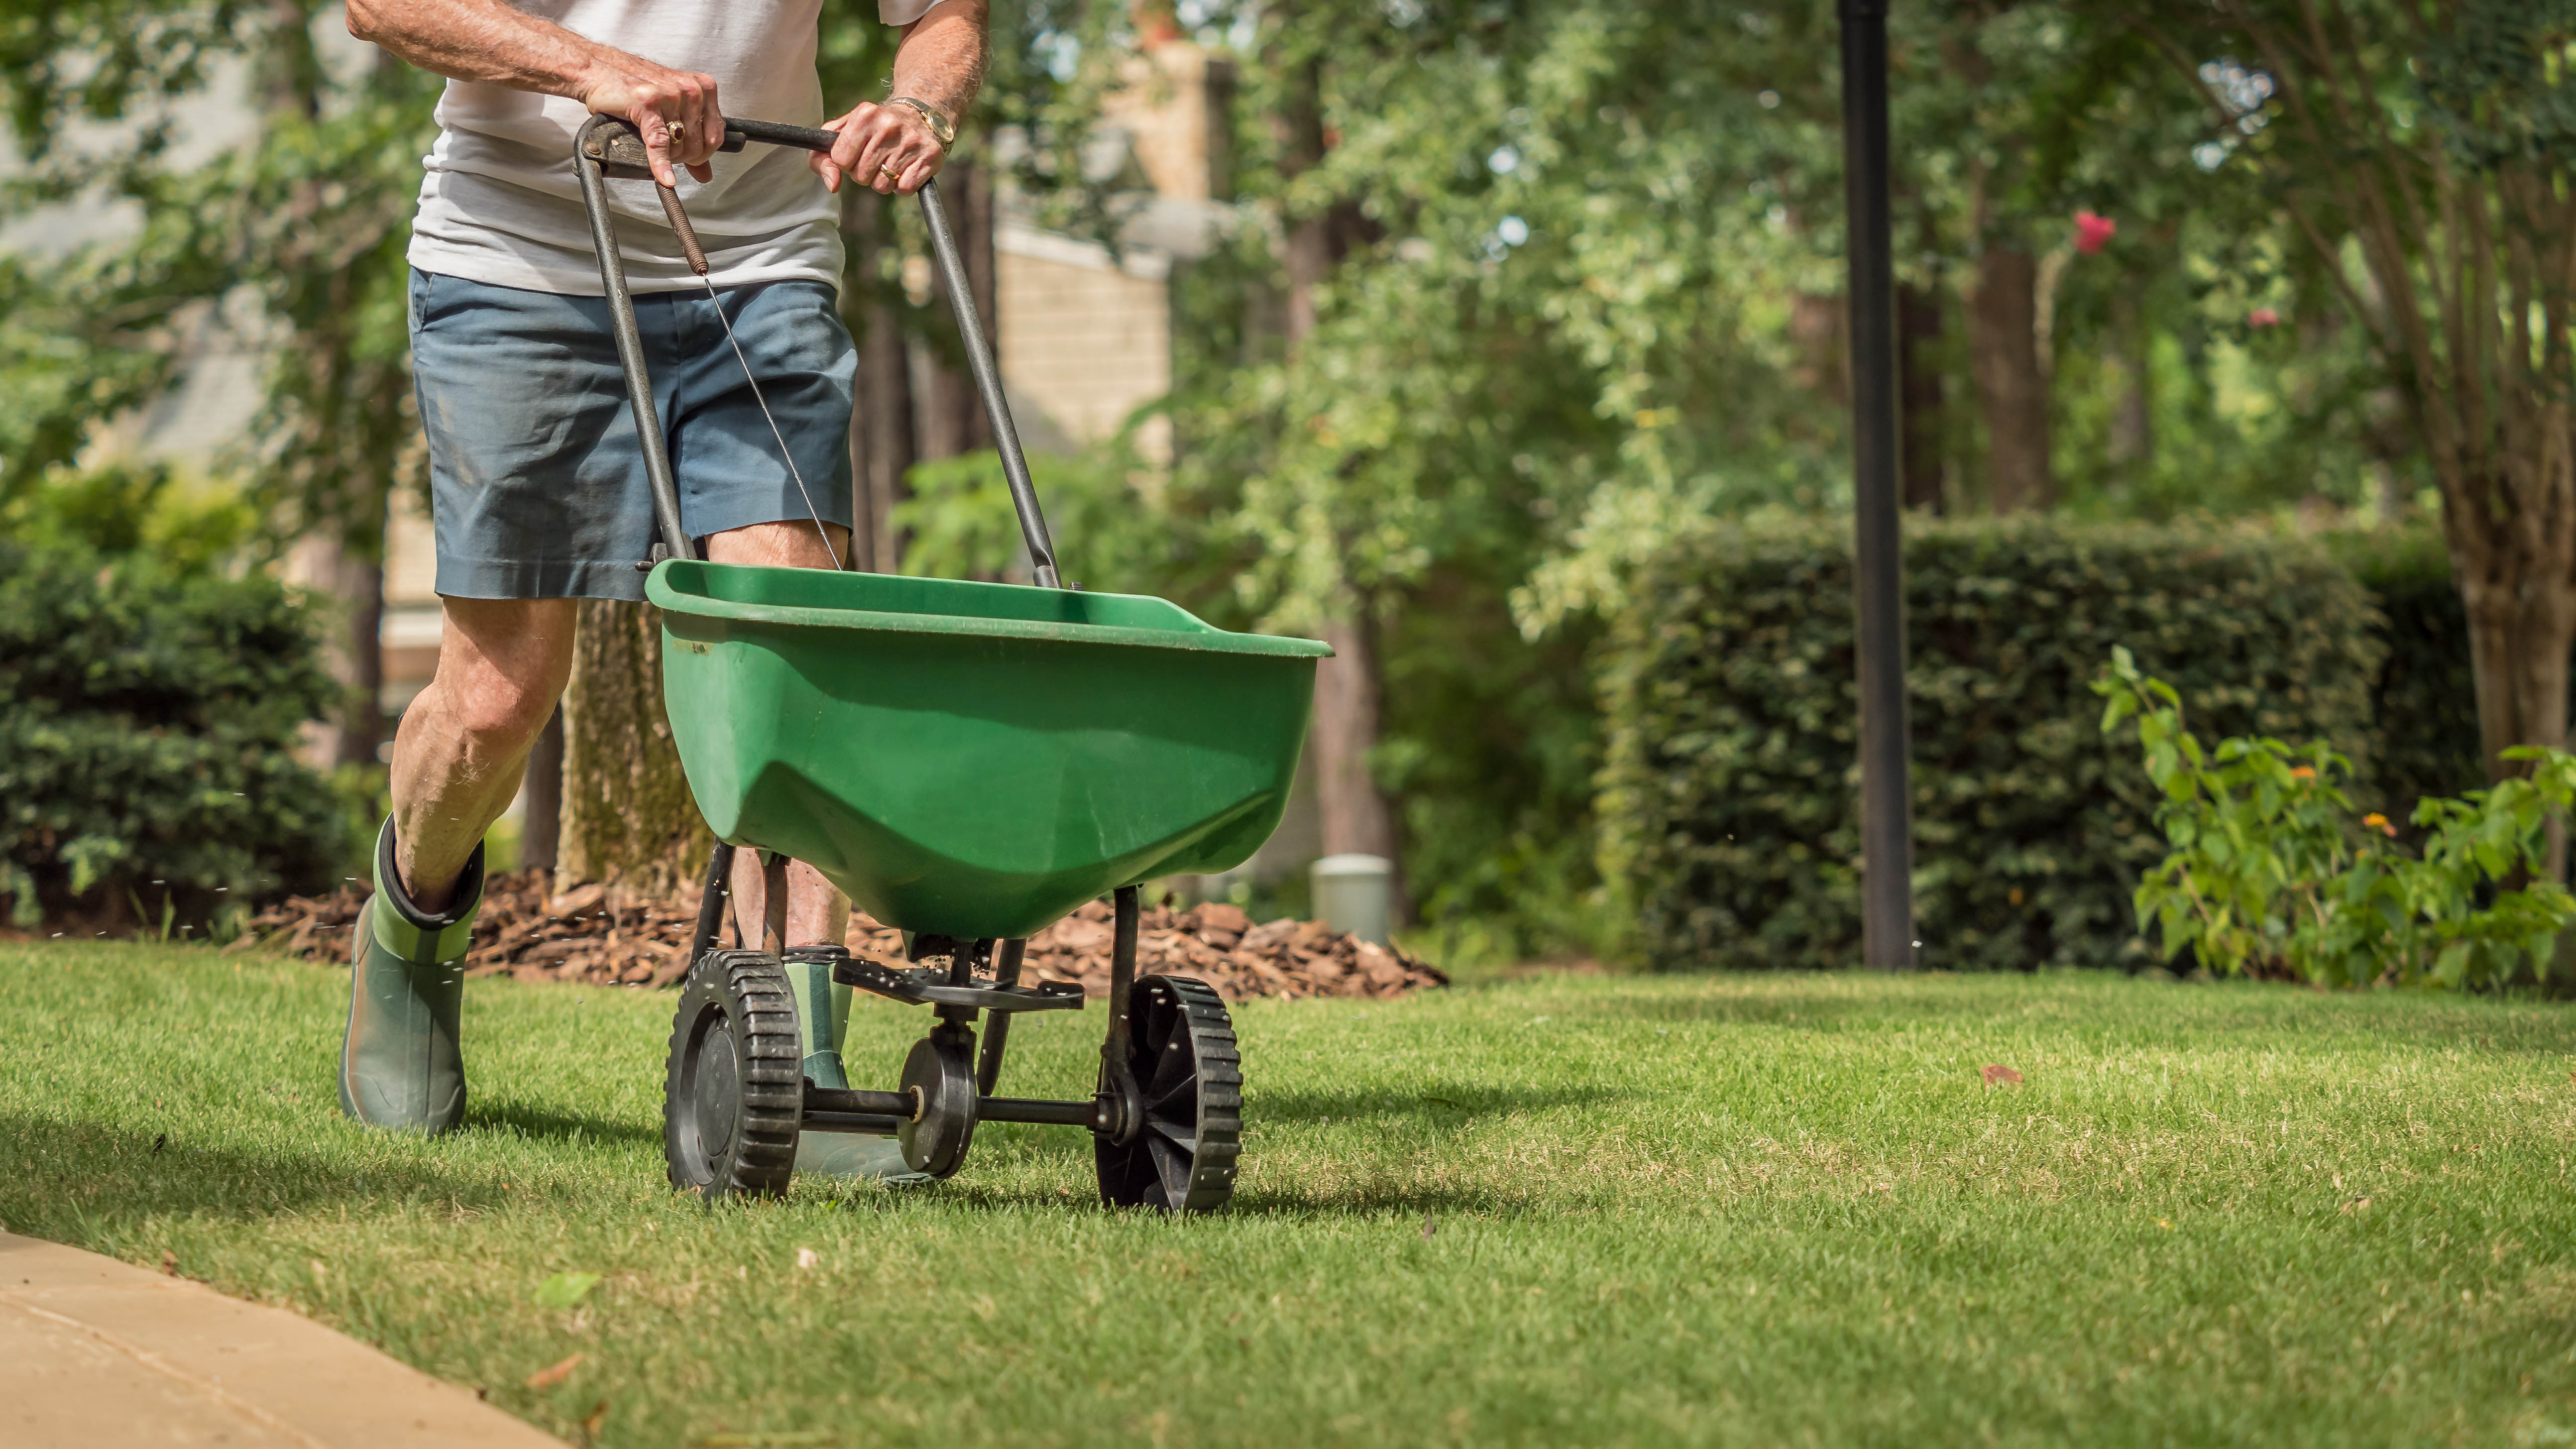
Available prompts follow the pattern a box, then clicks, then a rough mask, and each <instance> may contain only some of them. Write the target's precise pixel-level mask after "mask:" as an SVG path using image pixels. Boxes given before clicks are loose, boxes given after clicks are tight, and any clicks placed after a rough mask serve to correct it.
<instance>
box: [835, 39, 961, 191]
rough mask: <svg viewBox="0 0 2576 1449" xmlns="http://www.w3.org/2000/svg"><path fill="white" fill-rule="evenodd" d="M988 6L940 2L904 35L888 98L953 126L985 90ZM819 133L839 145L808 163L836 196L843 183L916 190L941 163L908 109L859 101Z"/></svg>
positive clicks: (933, 140)
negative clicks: (830, 134) (833, 135)
mask: <svg viewBox="0 0 2576 1449" xmlns="http://www.w3.org/2000/svg"><path fill="white" fill-rule="evenodd" d="M986 6H987V0H940V3H939V4H937V5H934V6H932V7H931V9H930V13H929V14H927V15H924V16H922V17H921V18H920V19H919V20H916V21H914V22H912V23H911V24H910V25H907V26H905V27H904V28H903V40H902V42H901V44H900V45H899V46H898V47H897V48H896V50H895V53H894V93H895V94H896V95H898V96H909V97H911V98H912V99H913V100H916V101H919V102H921V103H922V104H924V105H926V106H929V107H930V108H931V109H933V110H935V111H937V112H939V114H940V115H941V116H942V117H944V118H945V119H947V120H948V121H949V123H950V124H952V125H953V124H955V123H956V121H957V120H958V118H960V117H962V116H964V115H965V114H966V108H967V107H968V106H969V105H972V104H973V103H974V100H975V92H976V91H978V90H980V89H981V88H982V87H983V84H984V60H985V55H986V39H985V35H986V25H987V21H986V15H987V14H988V11H987V8H986ZM824 129H825V130H830V131H838V132H840V133H841V139H840V141H839V142H838V143H836V144H835V145H834V146H833V147H832V154H831V155H830V156H828V157H826V156H821V155H816V156H813V157H811V158H809V159H810V161H811V163H812V165H813V167H814V170H815V172H816V173H817V174H819V175H820V176H821V177H822V178H823V184H824V185H825V186H827V187H830V188H831V189H832V190H834V191H838V190H840V189H841V178H842V177H843V176H845V175H846V176H855V177H858V178H859V179H860V180H861V181H862V182H864V183H865V184H867V185H869V186H872V187H874V188H876V189H877V190H878V191H882V192H886V193H888V194H891V193H893V192H896V191H907V192H910V191H919V190H920V189H921V183H923V182H925V181H928V180H929V179H930V178H931V177H933V176H936V175H938V174H939V165H940V163H941V162H942V161H944V160H946V159H947V157H946V155H945V153H943V152H942V151H941V150H940V147H939V138H938V137H937V136H935V135H933V134H931V130H930V122H929V121H927V120H926V119H924V118H923V117H922V114H921V113H920V112H919V111H916V110H914V109H913V108H912V107H910V106H897V105H880V104H877V103H874V102H868V101H862V102H860V103H859V104H858V105H857V106H855V107H853V108H852V109H851V111H850V113H849V114H848V115H846V116H842V117H841V118H839V119H838V120H833V121H826V122H825V123H824Z"/></svg>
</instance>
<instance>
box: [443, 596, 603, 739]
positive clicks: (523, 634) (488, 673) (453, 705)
mask: <svg viewBox="0 0 2576 1449" xmlns="http://www.w3.org/2000/svg"><path fill="white" fill-rule="evenodd" d="M445 603H446V615H447V617H446V627H445V629H444V630H443V631H442V632H441V636H440V641H439V653H438V674H437V677H436V679H435V680H434V681H433V684H432V688H434V689H435V690H436V691H437V694H438V705H439V710H440V713H441V714H442V715H444V716H445V720H446V722H447V724H448V725H449V727H450V728H452V729H455V730H458V731H460V732H461V733H464V734H466V735H469V736H471V737H473V738H474V739H475V740H476V741H477V742H478V743H482V744H485V745H486V746H487V747H497V748H495V749H493V752H494V753H504V754H506V753H515V751H516V748H517V747H518V746H520V745H524V744H525V743H526V742H528V741H530V740H533V739H535V738H536V737H537V734H538V732H539V731H541V730H543V729H544V728H545V727H546V721H547V719H548V718H550V717H551V716H552V715H553V714H554V709H555V701H556V700H557V699H559V698H561V697H562V695H563V689H564V684H565V682H566V681H567V680H568V679H569V678H570V677H571V675H572V643H573V620H574V617H575V615H576V612H577V611H576V609H575V606H574V604H573V601H572V600H570V599H449V600H446V601H445Z"/></svg>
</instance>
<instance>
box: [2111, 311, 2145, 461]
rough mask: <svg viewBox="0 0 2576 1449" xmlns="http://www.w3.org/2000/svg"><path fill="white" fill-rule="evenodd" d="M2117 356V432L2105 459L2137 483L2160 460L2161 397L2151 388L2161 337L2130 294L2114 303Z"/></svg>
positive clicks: (2113, 361) (2114, 353)
mask: <svg viewBox="0 0 2576 1449" xmlns="http://www.w3.org/2000/svg"><path fill="white" fill-rule="evenodd" d="M2111 334H2112V347H2113V351H2112V353H2111V357H2110V363H2111V367H2110V373H2111V386H2112V387H2113V389H2114V390H2115V392H2114V396H2113V397H2112V399H2111V428H2110V436H2109V438H2108V439H2107V440H2106V442H2107V444H2108V446H2107V447H2106V448H2105V450H2104V452H2105V456H2106V458H2107V460H2108V461H2109V463H2110V464H2111V468H2112V471H2113V473H2114V475H2115V476H2117V477H2118V478H2120V479H2121V480H2122V481H2124V482H2125V481H2134V480H2135V478H2136V477H2137V475H2139V474H2141V473H2143V472H2144V471H2145V470H2146V467H2147V464H2148V463H2149V462H2150V461H2152V460H2153V458H2154V457H2155V446H2156V438H2155V394H2154V392H2153V390H2152V389H2151V388H2150V387H2149V385H2148V372H2149V369H2150V368H2151V367H2152V366H2153V364H2154V358H2153V352H2154V348H2155V334H2154V333H2153V332H2152V331H2151V330H2149V328H2148V326H2147V319H2146V317H2145V315H2144V313H2143V311H2142V310H2141V309H2140V308H2139V306H2138V301H2137V297H2136V296H2135V295H2134V294H2132V293H2129V292H2126V291H2124V292H2123V293H2122V294H2121V295H2120V296H2119V297H2117V298H2116V299H2114V300H2113V302H2112V303H2111Z"/></svg>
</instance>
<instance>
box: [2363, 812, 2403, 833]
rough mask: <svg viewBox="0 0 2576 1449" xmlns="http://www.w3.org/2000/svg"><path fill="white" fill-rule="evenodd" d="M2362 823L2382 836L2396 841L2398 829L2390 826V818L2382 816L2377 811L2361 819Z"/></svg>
mask: <svg viewBox="0 0 2576 1449" xmlns="http://www.w3.org/2000/svg"><path fill="white" fill-rule="evenodd" d="M2361 823H2362V824H2364V825H2366V826H2368V827H2370V828H2371V829H2373V830H2376V831H2378V832H2379V833H2380V834H2382V835H2385V836H2387V837H2388V838H2389V839H2391V840H2395V839H2396V838H2397V827H2396V826H2394V825H2391V824H2389V823H2388V817H2387V816H2385V815H2382V814H2380V813H2379V812H2378V811H2376V810H2373V811H2371V812H2370V813H2369V814H2367V815H2364V816H2363V817H2361Z"/></svg>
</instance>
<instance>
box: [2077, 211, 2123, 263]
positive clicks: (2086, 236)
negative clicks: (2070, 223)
mask: <svg viewBox="0 0 2576 1449" xmlns="http://www.w3.org/2000/svg"><path fill="white" fill-rule="evenodd" d="M2119 234H2120V224H2119V223H2118V222H2116V221H2113V220H2112V219H2111V218H2109V217H2107V216H2096V215H2094V214H2093V213H2092V212H2089V211H2079V212H2077V213H2075V249H2076V250H2077V251H2079V252H2082V253H2083V254H2084V255H2086V256H2088V257H2089V256H2092V255H2094V254H2096V253H2098V252H2100V251H2101V250H2102V248H2104V247H2105V246H2108V245H2110V242H2111V238H2113V237H2115V236H2117V235H2119Z"/></svg>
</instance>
